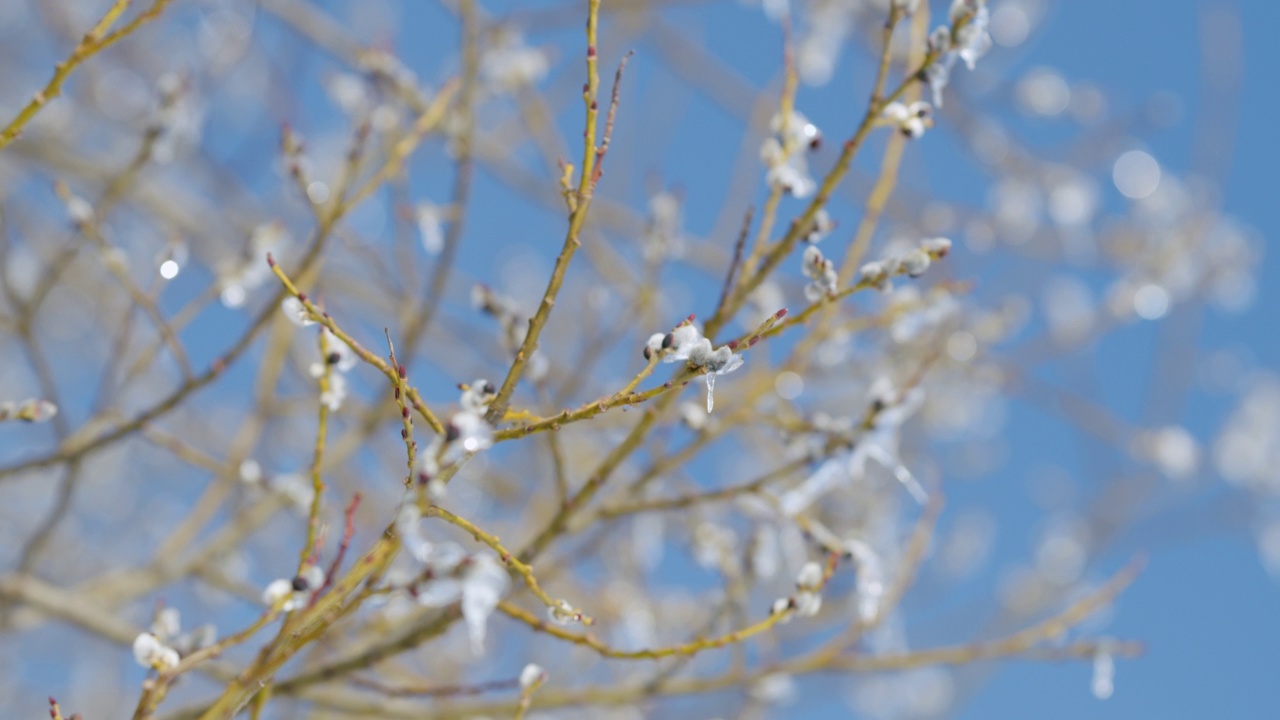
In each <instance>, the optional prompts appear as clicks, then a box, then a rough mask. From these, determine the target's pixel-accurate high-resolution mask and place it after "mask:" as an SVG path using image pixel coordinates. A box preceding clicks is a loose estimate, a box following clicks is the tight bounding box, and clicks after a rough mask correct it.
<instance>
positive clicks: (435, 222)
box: [417, 202, 444, 255]
mask: <svg viewBox="0 0 1280 720" xmlns="http://www.w3.org/2000/svg"><path fill="white" fill-rule="evenodd" d="M417 220H418V235H419V236H420V239H421V240H422V248H423V249H424V250H426V251H427V254H428V255H439V254H440V251H441V250H444V230H443V220H444V218H443V215H442V213H441V212H440V208H439V207H438V206H436V205H433V204H431V203H429V202H424V203H422V204H421V205H419V206H418V211H417Z"/></svg>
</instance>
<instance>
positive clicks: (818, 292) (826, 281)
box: [804, 245, 839, 303]
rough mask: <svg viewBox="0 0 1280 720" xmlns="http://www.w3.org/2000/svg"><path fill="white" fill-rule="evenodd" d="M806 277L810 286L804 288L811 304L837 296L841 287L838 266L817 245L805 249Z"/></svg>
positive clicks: (805, 295) (806, 297)
mask: <svg viewBox="0 0 1280 720" xmlns="http://www.w3.org/2000/svg"><path fill="white" fill-rule="evenodd" d="M804 276H805V277H807V278H809V284H808V285H806V286H805V288H804V297H805V299H806V300H808V301H809V302H811V303H812V302H818V301H819V300H821V299H822V298H824V297H830V296H832V295H835V294H836V290H837V289H838V287H839V277H838V276H837V275H836V264H835V263H834V262H832V261H831V260H830V259H829V258H826V257H824V256H823V255H822V251H821V250H819V249H818V246H817V245H810V246H809V247H807V248H805V249H804Z"/></svg>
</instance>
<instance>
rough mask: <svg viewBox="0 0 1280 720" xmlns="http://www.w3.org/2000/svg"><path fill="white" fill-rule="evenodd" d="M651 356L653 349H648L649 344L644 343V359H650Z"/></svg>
mask: <svg viewBox="0 0 1280 720" xmlns="http://www.w3.org/2000/svg"><path fill="white" fill-rule="evenodd" d="M652 357H653V351H651V350H649V346H648V345H645V346H644V359H645V360H646V361H647V360H650V359H652Z"/></svg>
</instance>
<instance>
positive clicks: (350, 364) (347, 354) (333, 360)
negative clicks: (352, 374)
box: [320, 328, 360, 372]
mask: <svg viewBox="0 0 1280 720" xmlns="http://www.w3.org/2000/svg"><path fill="white" fill-rule="evenodd" d="M320 334H321V335H322V336H323V337H324V349H325V356H324V362H325V364H326V365H332V366H333V368H334V369H335V370H337V371H338V372H349V371H350V370H351V369H352V368H354V367H355V366H356V364H357V363H358V362H360V358H359V357H358V356H356V352H355V351H354V350H352V349H351V346H350V345H348V344H346V343H345V342H343V340H342V339H341V338H339V337H338V336H337V335H334V334H333V333H332V332H330V331H329V328H325V329H323V330H321V331H320Z"/></svg>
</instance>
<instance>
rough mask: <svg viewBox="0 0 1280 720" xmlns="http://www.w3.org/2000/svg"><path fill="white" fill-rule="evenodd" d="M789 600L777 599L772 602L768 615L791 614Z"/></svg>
mask: <svg viewBox="0 0 1280 720" xmlns="http://www.w3.org/2000/svg"><path fill="white" fill-rule="evenodd" d="M791 610H792V606H791V598H778V599H777V600H774V601H773V606H772V607H770V608H769V614H770V615H781V614H782V613H786V612H791Z"/></svg>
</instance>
